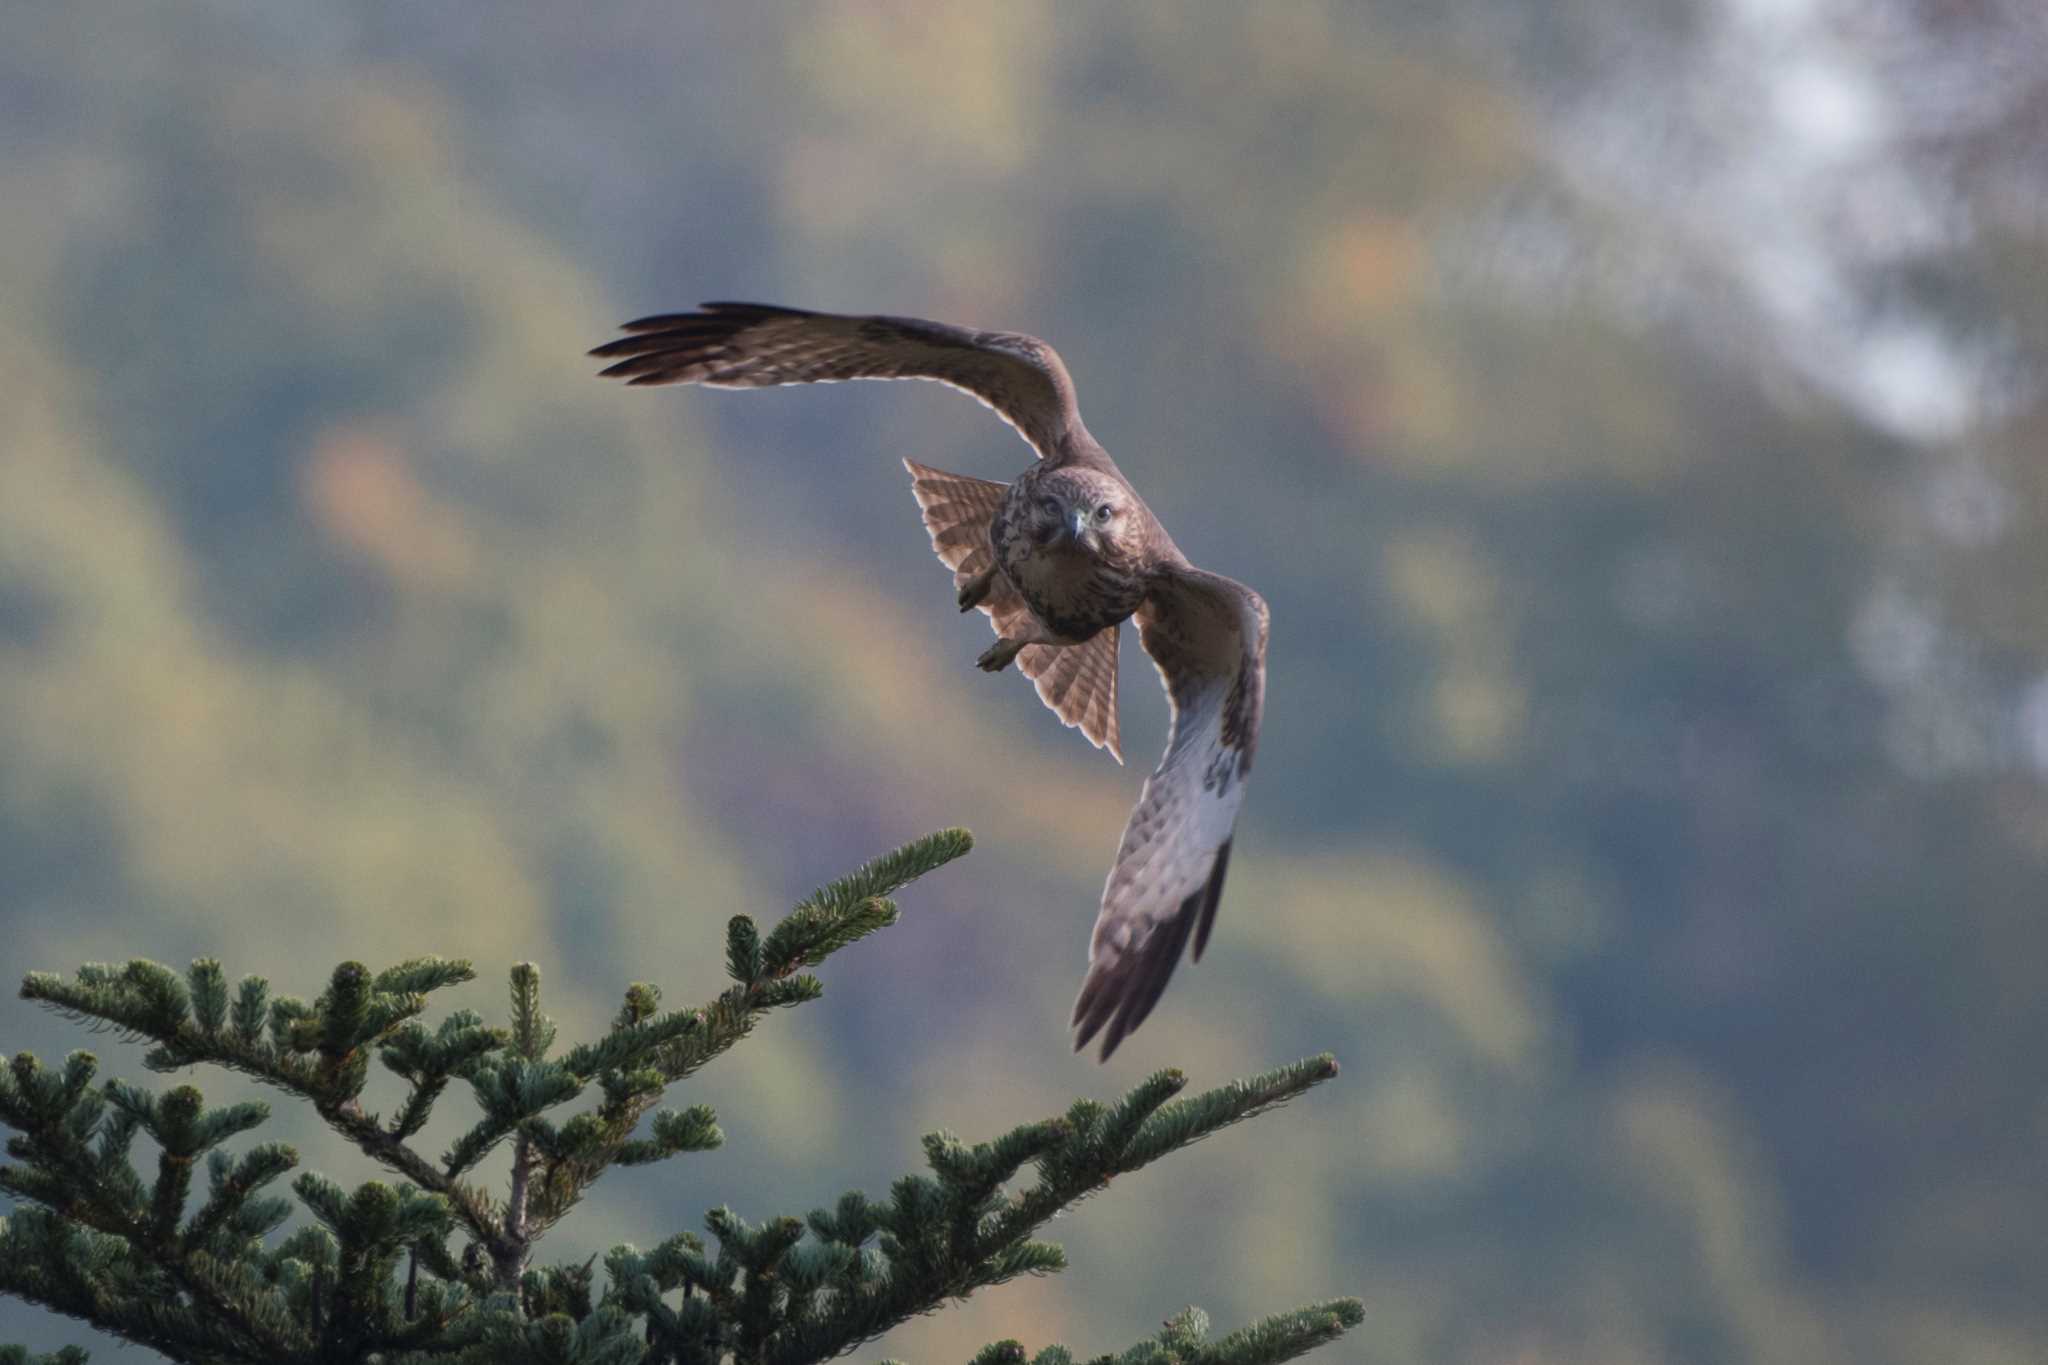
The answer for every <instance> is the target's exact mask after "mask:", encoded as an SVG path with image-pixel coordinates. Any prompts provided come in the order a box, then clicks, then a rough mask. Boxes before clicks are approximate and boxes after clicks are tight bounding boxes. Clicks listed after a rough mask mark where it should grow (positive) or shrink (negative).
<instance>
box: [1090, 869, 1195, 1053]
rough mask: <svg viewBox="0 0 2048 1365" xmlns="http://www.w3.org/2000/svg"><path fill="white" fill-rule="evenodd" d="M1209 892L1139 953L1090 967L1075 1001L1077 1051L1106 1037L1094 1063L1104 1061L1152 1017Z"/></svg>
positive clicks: (1160, 927) (1183, 907)
mask: <svg viewBox="0 0 2048 1365" xmlns="http://www.w3.org/2000/svg"><path fill="white" fill-rule="evenodd" d="M1206 894H1207V888H1206V887H1205V888H1204V889H1203V890H1202V891H1198V892H1196V893H1195V894H1194V895H1192V896H1189V897H1188V898H1187V899H1186V900H1184V901H1182V902H1181V903H1180V909H1179V911H1177V912H1176V913H1175V914H1174V917H1173V918H1172V919H1170V920H1167V921H1166V922H1164V923H1161V924H1156V925H1154V926H1153V927H1152V932H1150V933H1149V934H1147V935H1146V936H1145V939H1144V941H1143V942H1142V943H1140V944H1139V945H1138V947H1137V949H1136V950H1135V951H1133V952H1128V953H1125V954H1123V955H1122V956H1120V957H1118V958H1117V959H1116V960H1115V961H1114V962H1109V963H1102V964H1098V965H1096V966H1095V967H1092V968H1090V970H1089V972H1088V979H1087V980H1086V981H1084V982H1082V984H1081V994H1080V997H1079V998H1078V999H1076V1000H1075V1001H1074V1018H1073V1026H1074V1027H1075V1028H1076V1029H1078V1030H1079V1032H1078V1033H1077V1035H1076V1036H1075V1039H1074V1051H1076V1052H1079V1051H1080V1050H1081V1049H1082V1048H1084V1047H1086V1046H1088V1042H1089V1040H1090V1039H1092V1038H1093V1037H1095V1035H1096V1034H1097V1033H1102V1052H1101V1053H1100V1055H1099V1056H1098V1057H1097V1059H1096V1060H1098V1061H1103V1062H1106V1061H1108V1060H1109V1058H1110V1054H1111V1053H1113V1052H1115V1051H1116V1050H1117V1047H1118V1046H1119V1045H1120V1044H1121V1043H1122V1042H1123V1040H1124V1039H1125V1038H1128V1037H1129V1036H1130V1035H1131V1034H1132V1033H1134V1032H1135V1031H1136V1030H1137V1027H1138V1025H1140V1024H1142V1023H1144V1022H1145V1020H1146V1019H1147V1018H1148V1017H1149V1016H1150V1015H1151V1013H1152V1007H1153V1006H1155V1005H1157V1004H1158V1003H1159V997H1160V996H1162V995H1164V994H1166V983H1167V982H1168V981H1170V980H1172V979H1173V969H1174V968H1175V967H1177V966H1179V965H1180V955H1181V950H1182V949H1184V948H1186V947H1187V944H1188V935H1189V934H1190V933H1192V932H1193V931H1194V927H1195V920H1196V918H1197V915H1198V912H1199V910H1200V903H1201V900H1202V897H1203V896H1204V895H1206ZM1105 1030H1106V1031H1105Z"/></svg>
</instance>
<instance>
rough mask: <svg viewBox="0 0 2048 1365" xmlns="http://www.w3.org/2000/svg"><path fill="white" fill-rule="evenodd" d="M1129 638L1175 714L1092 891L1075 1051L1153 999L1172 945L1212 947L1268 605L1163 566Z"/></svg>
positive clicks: (1193, 572)
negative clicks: (1094, 912) (1102, 879)
mask: <svg viewBox="0 0 2048 1365" xmlns="http://www.w3.org/2000/svg"><path fill="white" fill-rule="evenodd" d="M1137 619H1138V639H1139V642H1140V643H1141V644H1143V645H1144V647H1145V652H1146V653H1147V654H1149V655H1151V656H1152V661H1153V663H1154V664H1156V665H1157V666H1158V669H1159V677H1160V681H1161V682H1162V683H1163V684H1164V685H1165V688H1166V695H1167V699H1168V702H1169V703H1170V705H1171V707H1172V711H1173V725H1172V728H1171V730H1170V731H1169V732H1168V735H1167V741H1166V754H1165V756H1164V757H1163V758H1161V759H1160V761H1159V767H1158V768H1157V769H1156V770H1154V772H1153V773H1152V775H1151V776H1150V777H1148V778H1146V779H1145V787H1144V790H1143V791H1141V792H1140V793H1139V794H1138V804H1137V806H1136V807H1134V808H1133V809H1132V811H1131V818H1130V823H1129V824H1127V825H1126V826H1125V827H1124V836H1123V841H1122V843H1121V844H1120V845H1119V846H1118V848H1117V854H1116V862H1115V864H1114V865H1113V866H1112V867H1111V868H1110V873H1109V879H1108V881H1107V882H1106V883H1105V884H1104V886H1103V889H1102V909H1101V912H1100V914H1099V915H1098V916H1097V917H1096V921H1095V933H1094V935H1093V937H1092V938H1091V940H1090V943H1089V964H1088V975H1087V978H1086V979H1085V980H1084V981H1083V982H1082V984H1081V993H1080V995H1079V997H1078V998H1077V999H1076V1000H1075V1002H1074V1016H1073V1027H1074V1028H1075V1030H1076V1035H1075V1040H1074V1048H1075V1050H1076V1051H1079V1050H1080V1049H1082V1048H1084V1047H1086V1046H1087V1045H1088V1043H1089V1041H1090V1040H1091V1039H1093V1038H1094V1037H1095V1036H1096V1034H1098V1033H1100V1034H1102V1053H1101V1055H1102V1059H1103V1060H1104V1061H1107V1060H1108V1059H1109V1055H1110V1054H1111V1053H1112V1052H1114V1051H1116V1048H1117V1045H1118V1044H1119V1043H1121V1042H1122V1041H1123V1040H1124V1038H1125V1037H1126V1036H1127V1035H1129V1033H1130V1032H1131V1030H1133V1029H1135V1028H1137V1027H1138V1025H1139V1024H1141V1023H1143V1022H1144V1021H1145V1017H1146V1016H1147V1015H1148V1014H1150V1013H1151V1012H1152V1007H1153V1006H1154V1005H1156V1004H1158V1003H1159V997H1160V995H1161V994H1162V993H1163V992H1164V991H1165V989H1166V983H1167V981H1168V979H1169V978H1170V977H1171V976H1172V975H1173V970H1174V968H1175V967H1176V966H1177V965H1178V964H1179V962H1180V955H1181V951H1182V949H1184V948H1185V947H1186V946H1187V943H1188V940H1189V938H1190V937H1192V938H1193V939H1194V955H1195V957H1196V958H1197V959H1199V958H1200V957H1201V955H1202V950H1203V949H1204V948H1205V947H1207V946H1208V942H1209V931H1210V929H1211V928H1212V927H1213V925H1214V924H1215V919H1216V908H1217V905H1218V904H1219V903H1220V901H1221V899H1222V895H1223V876H1224V872H1225V870H1226V869H1227V868H1228V867H1229V864H1230V843H1231V837H1232V834H1233V832H1234V830H1235V828H1236V825H1237V812H1238V809H1239V807H1241V806H1242V805H1243V804H1244V783H1245V778H1246V776H1247V775H1248V774H1249V773H1250V772H1251V766H1252V754H1253V751H1254V750H1255V749H1256V748H1257V745H1258V735H1259V720H1260V717H1261V715H1262V714H1263V712H1264V708H1265V690H1266V633H1267V613H1266V604H1265V602H1264V600H1262V599H1261V598H1260V597H1259V595H1258V594H1257V593H1255V592H1253V591H1252V590H1251V589H1250V588H1247V587H1245V586H1244V585H1243V584H1242V583H1236V582H1233V581H1231V580H1230V579H1228V578H1224V577H1222V576H1221V575H1218V574H1210V573H1203V572H1202V571H1201V570H1199V569H1182V570H1179V571H1178V572H1175V573H1172V574H1171V575H1170V576H1169V577H1168V578H1167V579H1166V581H1165V583H1164V584H1163V586H1161V587H1159V588H1157V589H1155V590H1154V591H1153V593H1152V595H1151V596H1150V597H1148V598H1147V599H1146V601H1145V604H1144V605H1143V606H1141V607H1140V608H1139V609H1138V612H1137Z"/></svg>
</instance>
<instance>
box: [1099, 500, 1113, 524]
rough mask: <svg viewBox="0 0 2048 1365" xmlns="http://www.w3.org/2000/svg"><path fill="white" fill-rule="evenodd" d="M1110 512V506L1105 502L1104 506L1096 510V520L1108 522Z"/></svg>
mask: <svg viewBox="0 0 2048 1365" xmlns="http://www.w3.org/2000/svg"><path fill="white" fill-rule="evenodd" d="M1110 511H1111V508H1110V505H1109V504H1108V503H1106V502H1105V503H1104V504H1102V506H1100V507H1098V508H1096V509H1095V519H1096V520H1097V521H1099V522H1105V523H1106V522H1108V520H1109V514H1110Z"/></svg>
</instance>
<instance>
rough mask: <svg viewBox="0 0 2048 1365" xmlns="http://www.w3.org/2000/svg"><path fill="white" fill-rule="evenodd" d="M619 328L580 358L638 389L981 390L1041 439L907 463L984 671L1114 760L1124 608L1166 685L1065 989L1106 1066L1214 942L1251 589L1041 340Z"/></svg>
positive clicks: (1257, 656) (711, 316) (976, 393)
mask: <svg viewBox="0 0 2048 1365" xmlns="http://www.w3.org/2000/svg"><path fill="white" fill-rule="evenodd" d="M620 330H621V331H623V332H624V333H625V335H624V336H622V337H620V338H619V339H618V340H616V341H612V342H608V343H606V344H605V345H603V346H599V347H597V348H596V349H595V350H593V351H592V352H591V353H590V354H591V355H593V356H597V357H600V358H602V359H605V360H608V361H611V362H612V363H611V364H610V365H609V366H608V367H607V368H606V369H605V370H604V371H603V372H602V373H603V375H604V376H605V377H608V378H614V379H623V380H624V381H625V382H626V383H628V384H631V385H655V384H706V385H710V386H711V387H713V388H730V389H750V388H763V387H767V386H771V385H777V384H811V383H831V382H835V381H837V380H842V379H935V380H937V381H939V382H940V383H942V384H946V385H950V386H951V387H953V388H956V389H959V390H960V391H962V392H963V393H966V394H969V395H971V396H973V397H974V398H977V399H979V400H981V402H982V403H984V404H985V405H987V406H988V407H989V408H992V409H993V410H994V411H995V414H996V415H997V416H998V417H1000V418H1002V419H1003V420H1004V421H1005V422H1008V423H1009V424H1010V425H1011V426H1013V427H1015V428H1016V429H1017V432H1018V434H1019V435H1021V436H1023V438H1024V439H1025V441H1026V442H1028V443H1029V444H1030V446H1031V448H1032V449H1033V450H1034V451H1036V452H1037V455H1038V458H1037V461H1036V462H1035V463H1034V464H1032V465H1031V466H1030V467H1029V468H1028V469H1026V470H1025V471H1024V472H1023V473H1022V474H1020V475H1019V476H1018V477H1017V478H1016V480H1015V481H1014V482H1011V483H1007V484H1003V483H993V482H990V481H989V480H987V479H976V478H970V477H968V476H967V475H964V474H949V473H946V472H945V471H944V470H939V469H932V468H929V467H927V466H925V465H921V464H917V463H915V462H913V461H910V460H905V461H904V462H903V463H904V465H905V467H906V468H908V469H909V471H910V479H911V492H912V494H913V495H914V496H915V497H916V499H917V505H918V508H919V509H920V511H921V512H922V513H923V516H924V524H925V529H926V530H927V531H928V532H930V534H931V541H932V549H933V550H935V551H936V552H937V553H938V556H939V559H940V560H941V561H942V562H944V564H945V565H946V567H947V568H949V569H951V570H952V571H953V582H954V586H955V587H956V588H957V589H958V601H959V605H960V610H962V611H967V610H970V609H973V608H979V609H980V610H982V611H984V612H986V613H987V614H988V617H989V621H990V624H991V625H993V626H994V627H995V632H996V642H995V644H994V645H992V646H990V647H989V649H988V650H987V652H986V653H984V654H983V655H982V656H981V658H980V659H979V660H977V662H978V663H979V664H980V666H981V667H982V668H984V669H986V670H988V671H989V672H991V673H994V672H1000V671H1001V670H1003V669H1004V668H1007V667H1008V666H1009V665H1010V664H1011V663H1012V662H1014V663H1015V664H1016V665H1017V668H1018V670H1019V671H1020V672H1022V673H1023V674H1024V676H1026V677H1028V678H1030V679H1031V680H1032V682H1033V683H1035V684H1036V685H1037V688H1038V695H1039V697H1040V698H1041V699H1043V700H1044V702H1045V704H1046V705H1047V706H1049V707H1051V708H1052V710H1053V711H1054V712H1055V713H1056V714H1057V715H1058V716H1059V718H1060V719H1061V720H1062V721H1064V722H1065V723H1066V724H1068V725H1069V726H1074V727H1077V728H1078V729H1079V730H1080V731H1081V733H1082V734H1083V735H1085V736H1087V738H1088V740H1089V742H1090V743H1092V744H1094V745H1095V746H1096V747H1098V748H1106V749H1108V750H1109V752H1110V753H1111V754H1112V755H1113V756H1114V757H1115V758H1116V760H1117V761H1118V762H1119V763H1121V762H1122V761H1123V751H1122V746H1121V744H1120V742H1119V740H1118V737H1117V703H1116V673H1117V653H1116V651H1117V633H1118V628H1119V627H1120V626H1121V625H1122V624H1123V622H1124V621H1126V620H1128V619H1131V618H1136V620H1137V623H1138V640H1139V643H1140V644H1142V645H1143V646H1144V649H1145V652H1146V653H1147V654H1149V655H1150V656H1151V658H1152V662H1153V664H1154V665H1156V666H1157V668H1158V670H1159V678H1160V681H1161V683H1163V684H1164V686H1165V688H1166V697H1167V702H1168V705H1169V706H1170V708H1171V710H1172V718H1173V723H1172V728H1171V730H1170V731H1169V733H1168V737H1167V741H1166V754H1165V756H1164V757H1163V758H1161V759H1160V761H1159V766H1158V767H1157V768H1156V769H1155V770H1154V771H1153V773H1152V775H1151V776H1150V777H1148V778H1146V779H1145V785H1144V789H1143V790H1142V791H1141V792H1140V793H1139V795H1138V804H1137V806H1136V808H1135V809H1133V810H1132V812H1131V818H1130V822H1129V823H1128V824H1127V825H1126V826H1125V827H1124V833H1123V840H1122V842H1121V843H1120V844H1119V845H1118V848H1117V853H1116V862H1115V864H1114V865H1113V866H1112V867H1111V868H1110V872H1109V879H1108V881H1107V883H1106V884H1105V885H1104V887H1103V889H1102V908H1101V911H1100V913H1099V914H1098V916H1097V918H1096V921H1095V932H1094V934H1093V936H1092V937H1091V939H1090V942H1089V954H1088V975H1087V977H1086V979H1085V980H1084V981H1083V982H1082V985H1081V993H1080V996H1079V997H1078V998H1077V999H1076V1000H1075V1002H1074V1013H1073V1019H1072V1027H1073V1029H1074V1030H1075V1040H1074V1048H1075V1050H1076V1051H1079V1050H1080V1049H1082V1048H1084V1047H1086V1046H1087V1045H1088V1043H1089V1041H1090V1040H1091V1039H1093V1038H1094V1037H1095V1036H1096V1035H1097V1034H1098V1033H1099V1034H1101V1036H1102V1051H1101V1058H1102V1060H1104V1061H1107V1060H1108V1059H1109V1056H1110V1054H1111V1053H1113V1052H1115V1051H1116V1048H1117V1045H1118V1044H1119V1043H1121V1042H1122V1041H1123V1040H1124V1037H1125V1036H1126V1035H1127V1034H1129V1033H1130V1031H1131V1030H1132V1029H1135V1028H1136V1027H1137V1026H1138V1025H1139V1024H1141V1023H1143V1022H1144V1020H1145V1017H1146V1016H1147V1015H1148V1014H1150V1013H1151V1012H1152V1007H1153V1006H1154V1005H1156V1004H1157V1003H1158V1002H1159V997H1160V995H1161V993H1162V992H1164V991H1165V989H1166V983H1167V979H1168V978H1169V977H1171V976H1172V975H1173V969H1174V967H1175V966H1176V965H1177V964H1178V963H1179V960H1180V956H1181V953H1182V951H1183V950H1184V949H1186V948H1187V946H1188V943H1189V940H1190V939H1192V940H1193V943H1194V957H1195V959H1196V960H1197V961H1199V960H1200V959H1201V956H1202V949H1203V948H1204V947H1206V946H1207V945H1208V942H1209V930H1210V928H1211V926H1212V925H1214V923H1215V920H1216V906H1217V902H1218V901H1219V900H1220V898H1221V897H1222V894H1223V873H1224V869H1225V868H1226V867H1227V866H1228V865H1229V863H1230V841H1231V835H1232V831H1233V830H1234V828H1235V826H1236V823H1237V812H1238V808H1239V807H1240V806H1241V805H1243V804H1244V784H1245V777H1246V775H1247V774H1249V773H1250V772H1251V766H1252V751H1253V749H1254V748H1255V747H1256V745H1257V743H1258V737H1259V718H1260V714H1261V712H1262V710H1263V707H1264V700H1265V685H1266V620H1267V617H1266V604H1265V601H1264V600H1263V599H1262V598H1260V596H1259V595H1258V594H1257V593H1256V592H1253V591H1252V590H1251V589H1250V588H1248V587H1246V586H1245V585H1244V584H1242V583H1237V582H1233V581H1232V580H1230V579H1228V578H1225V577H1223V576H1222V575H1220V574H1213V573H1206V572H1204V571H1203V570H1201V569H1198V568H1196V567H1195V566H1194V565H1192V564H1190V563H1188V560H1187V556H1185V555H1183V554H1182V553H1181V552H1180V548H1179V547H1178V546H1176V545H1175V544H1174V543H1173V537H1172V536H1169V535H1168V534H1167V533H1166V528H1165V527H1163V526H1161V525H1160V524H1159V521H1158V519H1157V518H1155V517H1154V516H1153V515H1152V512H1151V509H1149V508H1147V507H1146V506H1145V502H1144V499H1142V498H1140V497H1139V496H1138V494H1137V492H1136V491H1135V490H1134V489H1133V488H1132V487H1131V485H1130V483H1129V481H1128V480H1126V479H1125V478H1124V476H1123V474H1122V472H1121V471H1120V470H1118V469H1117V467H1116V462H1115V461H1113V460H1111V459H1110V458H1109V453H1108V452H1107V451H1105V450H1104V449H1103V448H1102V446H1101V445H1100V444H1098V443H1097V442H1096V440H1095V438H1094V437H1093V436H1090V435H1089V434H1088V428H1087V427H1085V426H1083V425H1082V424H1081V413H1080V409H1079V408H1078V407H1077V406H1076V404H1075V400H1074V384H1073V381H1072V380H1071V379H1069V378H1068V377H1067V369H1066V366H1065V365H1063V364H1061V363H1060V358H1059V356H1058V355H1057V354H1055V353H1054V351H1053V349H1052V347H1050V346H1048V345H1046V344H1045V343H1044V342H1043V341H1040V340H1039V339H1038V338H1036V337H1030V336H1025V335H1023V334H1021V333H1017V332H982V331H976V330H973V329H971V328H966V327H955V326H951V325H949V324H947V323H943V322H927V321H924V320H922V319H919V318H896V317H853V316H846V315H842V314H836V313H811V312H804V311H802V310H799V309H795V308H775V307H769V306H767V305H764V304H756V303H707V304H704V305H703V306H702V307H701V308H699V309H698V310H697V311H696V312H691V313H663V314H658V315H656V316H653V317H645V318H641V319H639V320H638V321H635V322H629V323H626V324H625V325H624V326H623V327H622V328H621V329H620Z"/></svg>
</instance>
